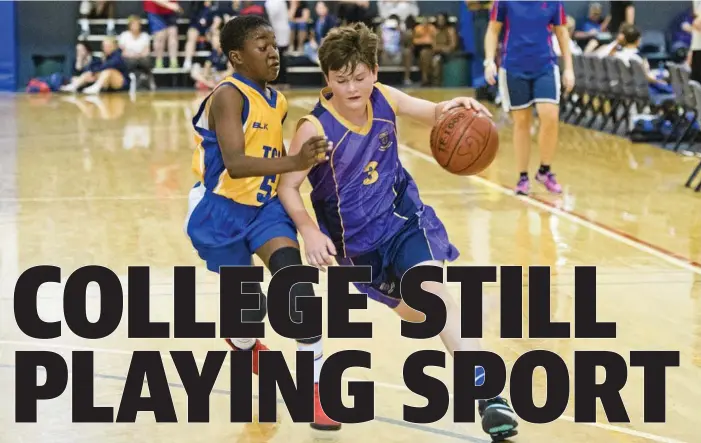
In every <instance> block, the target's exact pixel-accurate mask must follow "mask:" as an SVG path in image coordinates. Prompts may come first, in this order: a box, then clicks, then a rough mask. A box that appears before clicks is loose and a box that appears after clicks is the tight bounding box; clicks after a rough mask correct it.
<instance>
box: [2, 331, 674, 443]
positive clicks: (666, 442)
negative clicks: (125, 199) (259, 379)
mask: <svg viewBox="0 0 701 443" xmlns="http://www.w3.org/2000/svg"><path fill="white" fill-rule="evenodd" d="M0 344H8V345H17V346H34V347H39V348H54V349H65V350H70V351H90V352H102V353H105V354H120V355H128V356H131V355H132V354H133V352H134V351H136V350H138V349H135V350H134V351H127V350H124V349H110V348H93V347H88V346H77V345H62V344H57V343H45V342H36V343H35V342H31V341H24V340H0ZM159 352H160V353H161V355H162V356H163V357H165V358H166V359H167V360H171V361H172V360H173V358H172V357H171V355H170V354H168V353H164V352H167V351H159ZM195 361H196V362H197V363H200V364H202V363H204V360H203V359H201V358H196V359H195ZM223 366H229V362H228V361H226V360H225V361H224V364H223ZM290 372H292V373H296V372H297V371H295V370H290ZM342 379H343V380H347V381H372V382H373V384H374V385H375V386H379V387H382V388H386V389H392V390H395V391H402V392H411V391H410V390H409V389H408V388H407V387H406V386H401V385H395V384H392V383H385V382H381V381H375V380H366V379H360V378H352V377H342ZM448 395H449V396H450V398H454V396H453V394H452V393H448ZM557 419H558V420H564V421H567V422H570V423H574V424H578V425H587V426H592V427H595V428H600V429H603V430H606V431H611V432H618V433H620V434H627V435H630V436H633V437H639V438H644V439H646V440H651V441H656V442H659V443H687V442H685V441H682V440H676V439H673V438H669V437H664V436H661V435H656V434H650V433H648V432H643V431H636V430H635V429H628V428H623V427H620V426H615V425H610V424H606V423H580V422H576V421H575V420H574V417H570V416H568V415H561V416H559V417H558V418H557ZM397 422H398V423H404V422H403V421H399V420H398V421H397ZM395 424H396V423H395ZM429 429H431V430H433V429H435V428H429ZM428 432H431V431H428ZM446 432H449V431H446ZM479 441H482V440H479Z"/></svg>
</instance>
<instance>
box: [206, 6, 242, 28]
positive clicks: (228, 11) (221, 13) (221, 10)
mask: <svg viewBox="0 0 701 443" xmlns="http://www.w3.org/2000/svg"><path fill="white" fill-rule="evenodd" d="M210 9H211V11H212V20H213V23H212V26H218V27H221V26H222V25H223V24H224V23H226V22H228V21H229V20H231V19H232V18H234V17H236V16H237V15H239V12H240V10H241V1H240V0H234V1H230V2H227V1H223V0H222V1H217V2H213V3H212V6H211V8H210Z"/></svg>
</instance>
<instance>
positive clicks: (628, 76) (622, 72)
mask: <svg viewBox="0 0 701 443" xmlns="http://www.w3.org/2000/svg"><path fill="white" fill-rule="evenodd" d="M612 58H613V62H614V63H615V64H616V66H618V75H619V78H620V88H621V90H622V94H623V96H624V97H625V104H624V106H625V111H624V113H623V116H622V118H621V119H620V120H619V121H618V122H617V123H616V125H615V126H614V128H613V132H614V134H617V133H618V129H619V127H620V126H621V123H626V126H625V132H626V134H627V133H628V131H629V130H630V126H631V125H630V115H631V108H632V107H633V106H634V105H635V106H636V108H637V107H638V105H637V99H636V97H635V80H634V79H633V71H632V70H631V69H630V67H629V66H628V65H626V64H625V62H624V61H623V60H621V59H620V58H615V57H612Z"/></svg>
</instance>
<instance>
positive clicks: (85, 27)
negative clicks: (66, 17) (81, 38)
mask: <svg viewBox="0 0 701 443" xmlns="http://www.w3.org/2000/svg"><path fill="white" fill-rule="evenodd" d="M80 30H81V31H83V32H85V33H86V34H89V33H90V22H88V19H87V18H81V19H80Z"/></svg>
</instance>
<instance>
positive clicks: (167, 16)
mask: <svg viewBox="0 0 701 443" xmlns="http://www.w3.org/2000/svg"><path fill="white" fill-rule="evenodd" d="M144 11H145V12H146V15H147V17H148V25H149V33H150V34H151V36H152V37H153V52H154V55H155V57H156V68H157V69H160V68H163V55H164V53H165V48H166V42H167V43H168V56H169V59H170V64H169V67H170V68H177V67H178V14H180V13H182V12H183V9H182V8H181V7H180V5H178V2H177V0H144Z"/></svg>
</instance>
